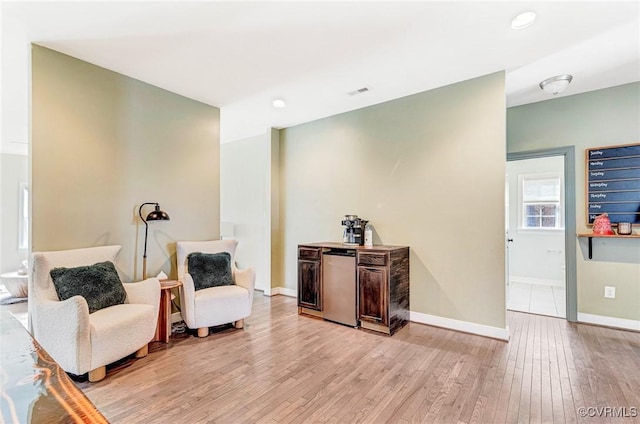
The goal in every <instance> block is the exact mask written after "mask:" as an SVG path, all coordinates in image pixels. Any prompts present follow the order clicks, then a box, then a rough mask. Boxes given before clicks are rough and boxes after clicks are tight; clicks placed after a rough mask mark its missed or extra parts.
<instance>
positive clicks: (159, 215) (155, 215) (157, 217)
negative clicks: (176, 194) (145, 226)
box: [146, 204, 171, 221]
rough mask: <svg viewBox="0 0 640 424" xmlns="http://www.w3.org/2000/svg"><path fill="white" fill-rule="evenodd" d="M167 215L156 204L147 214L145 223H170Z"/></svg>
mask: <svg viewBox="0 0 640 424" xmlns="http://www.w3.org/2000/svg"><path fill="white" fill-rule="evenodd" d="M170 220H171V218H169V214H168V213H166V212H165V211H161V210H160V205H158V204H156V207H155V209H154V210H153V211H151V212H149V215H147V219H146V221H170Z"/></svg>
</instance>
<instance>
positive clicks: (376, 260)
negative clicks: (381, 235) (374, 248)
mask: <svg viewBox="0 0 640 424" xmlns="http://www.w3.org/2000/svg"><path fill="white" fill-rule="evenodd" d="M358 265H374V266H386V265H387V254H386V253H380V252H376V253H373V252H371V253H370V252H358Z"/></svg>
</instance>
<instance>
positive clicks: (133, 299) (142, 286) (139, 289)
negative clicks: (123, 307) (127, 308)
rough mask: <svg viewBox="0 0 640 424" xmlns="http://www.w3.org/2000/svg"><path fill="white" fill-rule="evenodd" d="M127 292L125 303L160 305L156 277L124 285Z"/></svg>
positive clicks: (158, 286) (158, 282) (158, 285)
mask: <svg viewBox="0 0 640 424" xmlns="http://www.w3.org/2000/svg"><path fill="white" fill-rule="evenodd" d="M123 286H124V290H125V291H126V292H127V303H146V304H147V305H153V306H156V305H159V304H160V281H159V280H158V279H157V278H156V277H152V278H147V279H146V280H144V281H139V282H137V283H124V284H123Z"/></svg>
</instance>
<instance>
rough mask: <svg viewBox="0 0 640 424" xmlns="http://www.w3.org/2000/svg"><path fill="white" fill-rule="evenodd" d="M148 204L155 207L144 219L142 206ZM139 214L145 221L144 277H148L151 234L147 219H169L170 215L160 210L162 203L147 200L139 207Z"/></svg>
mask: <svg viewBox="0 0 640 424" xmlns="http://www.w3.org/2000/svg"><path fill="white" fill-rule="evenodd" d="M146 205H155V209H154V210H153V211H152V212H149V214H148V215H147V219H144V217H143V216H142V208H143V207H144V206H146ZM138 215H140V219H141V220H142V222H144V253H143V254H142V279H143V280H144V279H146V278H147V236H148V234H149V224H148V222H147V221H160V220H162V221H168V220H169V215H167V213H166V212H163V211H161V210H160V204H159V203H156V202H146V203H143V204H141V205H140V208H139V209H138Z"/></svg>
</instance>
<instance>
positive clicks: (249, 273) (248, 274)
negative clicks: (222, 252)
mask: <svg viewBox="0 0 640 424" xmlns="http://www.w3.org/2000/svg"><path fill="white" fill-rule="evenodd" d="M233 278H234V281H235V283H236V285H238V286H240V287H244V288H245V289H247V290H248V291H249V298H250V299H253V290H254V289H255V286H256V270H255V269H254V268H253V267H249V268H247V269H238V268H236V267H235V266H234V267H233Z"/></svg>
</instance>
